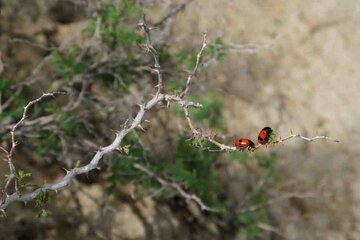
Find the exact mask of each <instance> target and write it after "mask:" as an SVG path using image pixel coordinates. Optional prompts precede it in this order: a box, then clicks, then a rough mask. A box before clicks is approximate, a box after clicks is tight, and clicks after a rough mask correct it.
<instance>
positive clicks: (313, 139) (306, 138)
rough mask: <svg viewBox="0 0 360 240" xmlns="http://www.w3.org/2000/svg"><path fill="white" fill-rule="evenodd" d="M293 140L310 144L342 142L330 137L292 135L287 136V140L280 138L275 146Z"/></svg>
mask: <svg viewBox="0 0 360 240" xmlns="http://www.w3.org/2000/svg"><path fill="white" fill-rule="evenodd" d="M292 138H301V139H303V140H305V141H308V142H314V141H315V140H321V139H323V140H330V141H333V142H337V143H338V142H340V141H339V140H336V139H332V138H330V137H327V136H315V137H312V138H311V137H305V136H302V135H300V134H291V135H290V136H287V137H285V138H280V139H279V140H277V141H275V142H274V144H276V143H283V142H285V141H287V140H289V139H292Z"/></svg>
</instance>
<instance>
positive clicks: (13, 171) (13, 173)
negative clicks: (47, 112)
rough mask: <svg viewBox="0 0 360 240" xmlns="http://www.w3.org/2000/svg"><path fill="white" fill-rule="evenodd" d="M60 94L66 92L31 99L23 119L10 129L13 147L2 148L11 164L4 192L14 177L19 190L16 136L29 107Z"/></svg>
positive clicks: (44, 94)
mask: <svg viewBox="0 0 360 240" xmlns="http://www.w3.org/2000/svg"><path fill="white" fill-rule="evenodd" d="M59 94H65V93H64V92H53V93H43V94H42V95H41V96H40V97H38V98H36V99H34V100H32V101H30V102H29V103H28V104H27V105H26V106H25V107H24V111H23V114H22V117H21V119H20V120H19V121H18V122H17V123H16V124H15V125H13V126H12V129H11V131H10V136H11V147H10V150H6V149H5V148H3V147H1V150H2V151H3V152H4V153H5V154H6V160H5V161H6V162H7V163H8V165H9V171H10V177H9V178H8V179H7V181H6V183H5V187H4V190H3V191H4V192H5V193H6V192H7V190H8V187H9V185H10V183H11V181H12V180H13V179H15V191H16V192H18V191H19V185H18V181H17V179H16V169H15V166H14V163H13V160H12V158H13V155H14V151H15V148H16V146H17V145H18V142H17V141H16V138H15V131H16V130H17V129H18V128H19V127H20V126H21V125H23V124H24V122H25V119H26V118H27V115H28V110H29V108H30V107H31V106H32V105H34V104H36V103H38V102H40V101H41V100H43V99H44V98H47V97H55V96H56V95H59Z"/></svg>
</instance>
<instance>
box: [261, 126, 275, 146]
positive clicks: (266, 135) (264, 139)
mask: <svg viewBox="0 0 360 240" xmlns="http://www.w3.org/2000/svg"><path fill="white" fill-rule="evenodd" d="M272 132H273V130H272V129H271V128H270V127H264V128H263V129H261V131H260V133H259V136H258V143H260V144H267V143H268V142H269V139H270V136H271V133H272Z"/></svg>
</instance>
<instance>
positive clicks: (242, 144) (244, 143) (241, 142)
mask: <svg viewBox="0 0 360 240" xmlns="http://www.w3.org/2000/svg"><path fill="white" fill-rule="evenodd" d="M234 144H235V146H237V147H239V148H240V149H245V148H247V149H248V150H249V151H252V150H253V149H254V148H255V144H254V143H253V142H252V141H251V140H250V139H247V138H239V139H236V140H235V143H234Z"/></svg>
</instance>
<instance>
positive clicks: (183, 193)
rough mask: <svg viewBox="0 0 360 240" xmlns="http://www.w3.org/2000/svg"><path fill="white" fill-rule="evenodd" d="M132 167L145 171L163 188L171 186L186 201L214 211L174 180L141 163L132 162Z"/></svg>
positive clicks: (202, 208)
mask: <svg viewBox="0 0 360 240" xmlns="http://www.w3.org/2000/svg"><path fill="white" fill-rule="evenodd" d="M133 167H134V168H136V169H138V170H140V171H142V172H144V173H146V174H147V175H149V176H150V177H152V178H155V179H156V181H158V182H159V183H160V184H161V186H162V187H163V188H172V189H174V190H175V191H176V192H178V193H179V194H180V196H181V197H183V198H184V199H185V200H186V201H194V202H195V203H196V204H197V205H199V207H200V209H201V210H202V211H212V212H216V210H215V209H212V208H210V207H208V206H206V204H204V203H203V201H202V200H201V199H200V198H199V197H198V196H196V195H195V194H189V193H187V192H186V191H185V190H184V189H183V188H182V187H181V186H180V185H179V184H177V183H175V182H169V181H167V180H165V179H163V178H161V177H159V176H158V175H156V174H155V173H154V172H152V171H151V170H150V169H148V168H146V167H145V166H143V165H141V164H138V163H134V164H133Z"/></svg>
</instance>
